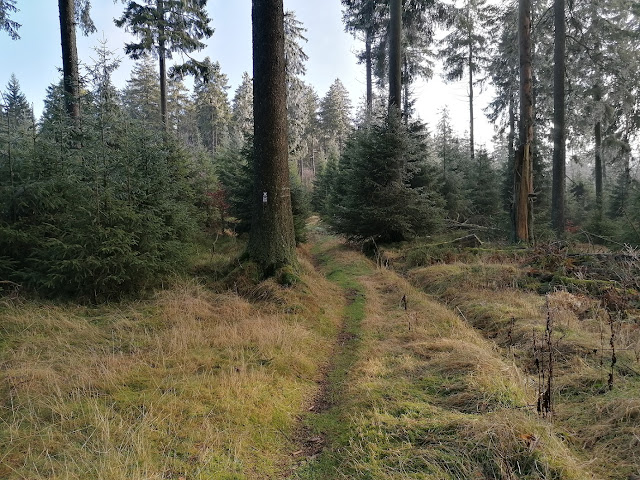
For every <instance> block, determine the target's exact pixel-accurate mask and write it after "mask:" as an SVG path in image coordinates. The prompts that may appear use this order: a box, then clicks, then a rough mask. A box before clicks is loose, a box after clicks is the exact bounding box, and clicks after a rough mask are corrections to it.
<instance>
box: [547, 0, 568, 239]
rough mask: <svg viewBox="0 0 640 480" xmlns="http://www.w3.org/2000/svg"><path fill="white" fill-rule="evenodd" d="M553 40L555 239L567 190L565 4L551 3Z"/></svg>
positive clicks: (560, 1)
mask: <svg viewBox="0 0 640 480" xmlns="http://www.w3.org/2000/svg"><path fill="white" fill-rule="evenodd" d="M553 8H554V23H555V39H554V43H555V45H554V54H553V61H554V64H553V184H552V191H551V224H552V227H553V230H554V231H555V232H556V234H557V235H558V236H562V235H564V205H565V188H566V179H565V176H566V145H565V93H564V83H565V80H564V69H565V44H566V27H565V0H554V3H553Z"/></svg>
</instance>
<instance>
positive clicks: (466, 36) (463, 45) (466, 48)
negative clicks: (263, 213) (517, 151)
mask: <svg viewBox="0 0 640 480" xmlns="http://www.w3.org/2000/svg"><path fill="white" fill-rule="evenodd" d="M494 16H495V9H494V8H492V7H491V6H489V5H487V2H486V0H465V4H464V6H463V7H461V8H459V9H456V12H455V15H454V18H453V29H452V31H451V32H450V33H449V34H448V35H447V36H446V37H445V38H444V39H443V40H442V41H441V42H440V45H441V46H442V49H441V50H440V52H439V57H440V58H441V59H443V60H444V77H445V79H446V80H448V81H454V80H460V79H461V78H462V77H463V76H464V74H465V71H466V73H467V79H468V89H469V136H470V141H469V149H470V154H471V159H472V160H473V159H474V158H475V145H474V144H475V138H474V87H475V85H476V83H477V80H476V79H477V75H478V74H479V73H480V72H481V71H482V70H483V69H484V68H485V65H486V63H487V61H488V58H487V55H488V38H487V37H488V32H487V30H488V28H489V23H490V22H491V23H494V22H495V18H494Z"/></svg>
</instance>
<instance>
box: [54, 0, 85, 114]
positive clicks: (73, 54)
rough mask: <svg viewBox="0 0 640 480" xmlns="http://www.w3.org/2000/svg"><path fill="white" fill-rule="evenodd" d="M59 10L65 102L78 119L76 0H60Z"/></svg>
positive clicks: (68, 109) (70, 112)
mask: <svg viewBox="0 0 640 480" xmlns="http://www.w3.org/2000/svg"><path fill="white" fill-rule="evenodd" d="M58 10H59V13H60V38H61V46H62V74H63V78H64V103H65V106H66V109H67V113H68V114H69V116H70V117H71V118H72V119H74V120H77V119H78V118H80V73H79V71H78V49H77V46H76V19H75V4H74V0H58Z"/></svg>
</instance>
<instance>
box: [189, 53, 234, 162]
mask: <svg viewBox="0 0 640 480" xmlns="http://www.w3.org/2000/svg"><path fill="white" fill-rule="evenodd" d="M203 63H204V64H205V66H206V68H207V70H208V71H209V75H208V80H207V81H203V80H201V79H196V81H195V84H194V88H193V95H194V102H195V105H196V114H197V121H198V129H199V131H200V138H201V139H202V143H203V144H204V146H205V148H206V149H207V150H208V151H209V152H210V153H211V154H212V155H214V156H215V154H216V152H217V151H218V149H219V148H220V147H221V146H227V145H228V143H229V142H228V141H229V123H230V121H231V107H230V106H229V98H228V93H227V91H228V90H229V85H228V80H227V76H226V75H225V74H223V73H222V71H221V69H220V64H219V63H218V62H212V61H211V60H210V59H209V57H207V58H206V59H205V60H204V62H203Z"/></svg>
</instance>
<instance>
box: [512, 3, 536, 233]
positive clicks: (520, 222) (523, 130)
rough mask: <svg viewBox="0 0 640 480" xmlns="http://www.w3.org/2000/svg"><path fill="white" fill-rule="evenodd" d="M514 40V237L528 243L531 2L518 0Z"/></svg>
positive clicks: (530, 174) (531, 93) (530, 130)
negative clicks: (517, 86)
mask: <svg viewBox="0 0 640 480" xmlns="http://www.w3.org/2000/svg"><path fill="white" fill-rule="evenodd" d="M519 12H520V13H519V22H518V39H519V47H520V145H519V148H518V151H517V153H516V157H515V166H514V182H515V184H514V214H515V230H516V231H515V238H516V240H517V241H519V242H530V241H531V240H532V238H531V236H532V233H533V232H532V229H531V226H530V225H529V223H530V212H531V202H532V200H533V199H532V195H533V162H532V158H531V144H532V142H533V89H532V84H533V70H532V66H531V0H520V6H519Z"/></svg>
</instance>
